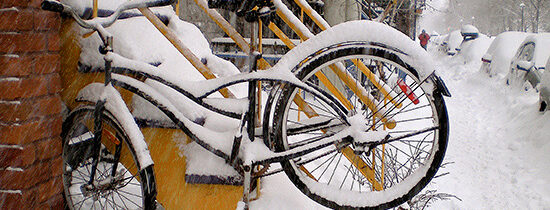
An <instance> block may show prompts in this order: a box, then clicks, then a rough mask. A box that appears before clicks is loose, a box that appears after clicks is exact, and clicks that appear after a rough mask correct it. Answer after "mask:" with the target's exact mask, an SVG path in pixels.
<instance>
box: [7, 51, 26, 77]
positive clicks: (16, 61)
mask: <svg viewBox="0 0 550 210" xmlns="http://www.w3.org/2000/svg"><path fill="white" fill-rule="evenodd" d="M32 64H33V62H32V57H31V56H27V55H16V56H0V66H2V68H0V76H6V77H17V76H27V75H29V73H30V72H31V71H32Z"/></svg>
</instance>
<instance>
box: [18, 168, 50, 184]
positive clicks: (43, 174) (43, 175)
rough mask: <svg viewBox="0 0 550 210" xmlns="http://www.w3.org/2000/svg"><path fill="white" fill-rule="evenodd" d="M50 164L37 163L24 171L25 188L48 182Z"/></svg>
mask: <svg viewBox="0 0 550 210" xmlns="http://www.w3.org/2000/svg"><path fill="white" fill-rule="evenodd" d="M50 166H51V164H50V163H49V162H38V163H36V164H34V165H32V166H30V167H29V168H27V169H25V171H24V172H25V173H24V174H25V175H24V176H25V183H26V184H27V186H29V187H32V186H36V185H37V184H39V183H42V182H45V181H47V180H49V179H50V178H51V177H52V176H51V169H50Z"/></svg>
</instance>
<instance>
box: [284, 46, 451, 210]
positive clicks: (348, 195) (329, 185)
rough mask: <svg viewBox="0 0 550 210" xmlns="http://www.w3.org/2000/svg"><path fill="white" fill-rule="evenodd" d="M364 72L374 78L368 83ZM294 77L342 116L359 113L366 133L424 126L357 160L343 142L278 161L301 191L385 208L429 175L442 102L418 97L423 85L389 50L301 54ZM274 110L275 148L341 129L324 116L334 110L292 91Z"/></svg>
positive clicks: (337, 203)
mask: <svg viewBox="0 0 550 210" xmlns="http://www.w3.org/2000/svg"><path fill="white" fill-rule="evenodd" d="M360 65H364V66H365V67H367V68H362V67H359V66H360ZM335 69H336V71H338V69H343V71H340V72H346V74H345V75H348V77H349V78H352V80H351V81H353V82H349V81H350V80H349V78H348V79H345V78H344V76H342V75H343V74H340V75H338V73H335V72H336V71H335ZM365 69H366V71H368V72H370V73H371V77H372V75H375V76H376V78H379V80H378V81H377V80H372V79H369V76H367V74H368V72H367V74H366V73H363V72H364V71H365ZM295 73H296V74H297V76H298V78H300V79H302V80H304V81H307V82H309V83H310V84H312V85H318V86H319V87H320V88H321V89H323V90H325V91H326V92H328V93H329V94H332V95H333V96H334V98H336V99H337V100H338V103H341V104H342V105H343V106H344V107H346V108H347V109H348V110H347V111H348V112H349V115H361V116H362V117H363V118H364V119H366V120H365V121H366V122H367V123H366V125H367V127H368V128H369V130H373V131H374V130H376V131H380V130H387V131H388V133H389V134H390V135H391V136H394V137H395V136H402V135H406V134H413V133H415V132H418V131H421V130H423V129H430V128H431V130H430V131H427V132H423V133H420V134H417V135H413V136H411V137H407V138H403V139H401V140H399V141H395V142H391V143H388V144H384V145H381V146H377V147H376V148H374V149H373V150H372V151H370V152H364V153H362V154H360V155H359V154H355V153H354V151H355V149H356V148H354V147H353V145H351V144H350V145H333V146H330V147H328V148H325V149H323V150H319V151H316V152H314V153H311V154H308V155H306V156H303V157H300V158H297V159H294V160H289V161H285V162H282V164H283V167H284V168H285V172H286V174H287V175H288V176H289V178H290V179H291V181H292V182H293V183H294V184H295V185H296V186H297V187H298V188H299V189H300V190H301V191H302V192H303V193H304V194H306V195H307V196H309V197H310V198H312V199H313V200H315V201H317V202H319V203H321V204H323V205H325V206H328V207H331V208H391V207H395V206H397V205H399V204H401V203H403V202H405V201H407V200H408V199H410V198H411V197H412V196H414V195H415V194H417V193H418V192H419V191H420V190H421V189H422V188H423V187H424V186H425V185H426V184H427V183H428V182H429V181H430V180H431V178H432V177H433V176H434V175H435V173H436V171H437V169H438V167H439V166H440V164H441V161H442V159H443V156H444V153H445V149H446V144H447V133H448V125H447V124H448V122H447V113H446V109H445V104H444V102H443V99H442V97H441V95H440V94H439V93H429V92H425V90H424V87H423V86H422V85H421V84H422V83H424V82H426V81H420V80H419V79H418V78H417V74H416V72H415V71H414V70H413V69H411V68H410V67H409V66H408V65H406V64H404V63H403V62H402V61H401V60H399V59H398V57H397V56H395V55H394V54H392V53H391V51H389V50H386V49H384V48H382V47H380V46H376V47H374V46H372V45H370V44H366V43H364V44H357V43H356V44H353V45H337V46H336V45H335V46H334V47H333V48H327V49H323V50H322V51H320V52H318V53H316V54H313V55H312V56H310V57H308V59H307V60H305V61H303V62H301V63H300V65H299V66H297V67H296V68H295ZM346 80H347V82H346ZM373 81H376V82H373ZM428 82H431V81H428ZM375 83H378V84H375ZM382 83H385V84H386V85H387V87H386V88H385V91H383V90H382V89H383V88H380V87H381V86H382V85H381V84H382ZM354 86H355V87H354ZM361 89H362V90H364V91H363V92H361ZM390 92H393V93H390ZM411 92H412V93H413V94H410V93H411ZM390 95H391V96H393V97H389V96H390ZM296 100H301V101H304V103H302V105H299V103H296ZM369 101H371V102H370V103H372V104H370V105H369ZM304 104H307V105H304ZM398 104H400V105H398ZM372 105H374V106H372ZM274 113H283V114H280V115H278V116H276V118H277V119H275V120H274V122H275V125H274V132H275V134H276V141H275V146H276V148H277V149H278V150H279V151H284V150H288V149H291V148H293V147H295V146H299V145H308V144H311V143H314V142H316V141H318V140H320V139H322V138H323V137H324V136H330V134H332V133H336V132H339V131H340V130H342V129H344V128H345V127H346V126H345V123H344V120H343V119H339V118H338V117H337V116H338V115H336V114H332V113H336V111H335V110H331V107H329V106H325V105H323V103H322V102H320V101H319V100H317V99H316V98H315V97H313V96H311V95H308V94H307V92H305V91H303V90H300V89H299V88H296V87H286V88H285V89H283V90H282V93H281V96H280V99H279V102H278V103H277V105H276V107H275V111H274ZM323 123H324V124H323ZM306 128H307V129H306Z"/></svg>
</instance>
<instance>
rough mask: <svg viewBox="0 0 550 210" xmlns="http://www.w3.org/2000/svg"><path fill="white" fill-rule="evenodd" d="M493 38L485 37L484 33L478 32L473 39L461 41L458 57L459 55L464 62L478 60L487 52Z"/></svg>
mask: <svg viewBox="0 0 550 210" xmlns="http://www.w3.org/2000/svg"><path fill="white" fill-rule="evenodd" d="M493 39H494V38H489V37H487V36H486V35H485V34H479V36H478V37H477V38H476V39H474V40H468V41H466V40H464V41H462V43H461V44H460V52H459V53H458V57H461V58H462V59H463V60H464V62H465V63H469V62H472V61H476V62H477V61H480V60H481V57H482V56H483V55H484V54H485V52H487V49H488V48H489V46H490V45H491V42H492V41H493Z"/></svg>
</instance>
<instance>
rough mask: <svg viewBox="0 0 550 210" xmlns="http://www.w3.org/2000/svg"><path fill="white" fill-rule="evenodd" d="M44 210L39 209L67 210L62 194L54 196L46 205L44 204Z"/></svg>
mask: <svg viewBox="0 0 550 210" xmlns="http://www.w3.org/2000/svg"><path fill="white" fill-rule="evenodd" d="M42 206H43V207H44V208H39V209H64V208H65V199H64V198H63V195H62V194H57V195H54V196H53V197H52V198H50V199H49V200H48V201H46V202H45V203H42Z"/></svg>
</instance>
